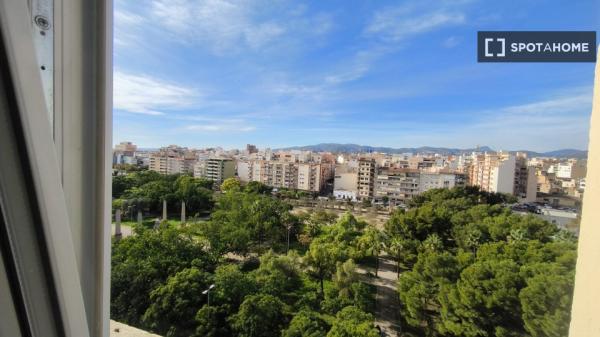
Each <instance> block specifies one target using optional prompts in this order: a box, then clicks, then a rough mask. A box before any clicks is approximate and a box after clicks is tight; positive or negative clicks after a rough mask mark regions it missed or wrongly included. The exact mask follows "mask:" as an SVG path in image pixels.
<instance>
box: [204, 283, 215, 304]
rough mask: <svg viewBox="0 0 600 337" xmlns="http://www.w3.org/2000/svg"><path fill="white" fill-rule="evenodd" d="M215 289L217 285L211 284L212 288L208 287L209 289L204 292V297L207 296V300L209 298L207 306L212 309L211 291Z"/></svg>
mask: <svg viewBox="0 0 600 337" xmlns="http://www.w3.org/2000/svg"><path fill="white" fill-rule="evenodd" d="M214 287H215V285H214V284H211V285H210V287H208V289H206V290H204V291H203V292H202V295H206V298H207V300H206V304H207V305H208V306H209V307H210V291H211V290H212V288H214Z"/></svg>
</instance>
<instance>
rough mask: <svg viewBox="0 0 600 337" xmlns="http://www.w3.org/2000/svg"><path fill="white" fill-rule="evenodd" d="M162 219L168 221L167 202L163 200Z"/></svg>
mask: <svg viewBox="0 0 600 337" xmlns="http://www.w3.org/2000/svg"><path fill="white" fill-rule="evenodd" d="M162 219H163V220H167V200H165V199H163V213H162Z"/></svg>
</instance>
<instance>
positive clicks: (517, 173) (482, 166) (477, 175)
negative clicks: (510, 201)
mask: <svg viewBox="0 0 600 337" xmlns="http://www.w3.org/2000/svg"><path fill="white" fill-rule="evenodd" d="M467 171H468V184H469V185H473V186H480V187H481V189H482V190H484V191H488V192H497V193H509V194H512V195H514V196H517V197H518V198H519V201H520V202H532V201H535V198H536V191H537V178H536V176H535V172H536V168H535V167H533V166H529V165H528V160H527V156H526V154H525V153H517V154H516V155H513V154H510V153H508V152H496V153H487V152H486V153H484V154H476V155H474V156H473V158H472V161H471V164H470V165H469V167H468V169H467Z"/></svg>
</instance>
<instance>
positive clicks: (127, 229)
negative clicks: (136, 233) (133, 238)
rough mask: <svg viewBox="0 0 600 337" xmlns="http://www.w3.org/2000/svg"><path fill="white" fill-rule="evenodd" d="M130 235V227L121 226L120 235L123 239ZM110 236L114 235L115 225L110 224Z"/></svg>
mask: <svg viewBox="0 0 600 337" xmlns="http://www.w3.org/2000/svg"><path fill="white" fill-rule="evenodd" d="M131 234H132V230H131V227H129V226H125V225H121V235H122V236H123V237H127V236H130V235H131ZM110 235H111V236H114V235H115V224H114V223H113V224H112V229H111V230H110Z"/></svg>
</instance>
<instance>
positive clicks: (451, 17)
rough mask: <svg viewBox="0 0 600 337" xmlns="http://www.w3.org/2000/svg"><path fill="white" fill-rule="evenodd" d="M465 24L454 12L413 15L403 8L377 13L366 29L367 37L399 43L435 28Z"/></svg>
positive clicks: (461, 14) (461, 15)
mask: <svg viewBox="0 0 600 337" xmlns="http://www.w3.org/2000/svg"><path fill="white" fill-rule="evenodd" d="M464 22H465V15H464V14H463V13H461V12H455V11H444V10H440V11H436V12H432V13H425V14H421V15H416V16H415V15H414V14H413V13H411V12H410V11H408V13H407V11H406V10H405V9H403V8H400V9H396V8H394V9H388V10H384V11H380V12H377V13H376V14H375V16H374V18H373V20H372V21H371V23H370V24H369V26H368V27H367V28H366V30H365V32H366V34H367V35H377V36H379V37H381V38H382V39H383V40H387V41H393V42H397V41H401V40H404V39H406V38H408V37H411V36H414V35H417V34H421V33H426V32H429V31H432V30H434V29H436V28H440V27H443V26H448V25H456V24H461V23H464Z"/></svg>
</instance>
